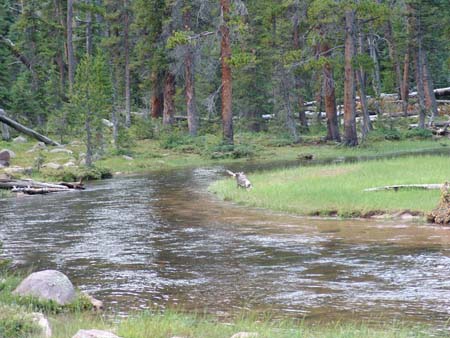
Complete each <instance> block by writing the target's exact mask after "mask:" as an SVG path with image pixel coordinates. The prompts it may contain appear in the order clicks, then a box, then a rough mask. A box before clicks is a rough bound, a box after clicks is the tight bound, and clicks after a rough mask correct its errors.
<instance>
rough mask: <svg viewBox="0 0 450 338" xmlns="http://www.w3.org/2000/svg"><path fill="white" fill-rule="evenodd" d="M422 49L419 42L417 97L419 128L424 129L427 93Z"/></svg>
mask: <svg viewBox="0 0 450 338" xmlns="http://www.w3.org/2000/svg"><path fill="white" fill-rule="evenodd" d="M421 49H422V48H421V47H420V42H419V49H418V50H417V51H416V53H415V55H414V56H415V58H414V59H415V60H414V61H415V67H416V84H417V97H418V99H419V128H420V129H424V128H425V113H426V108H425V91H424V84H423V74H422V70H423V68H422V60H421V58H422V57H421V54H422V50H421Z"/></svg>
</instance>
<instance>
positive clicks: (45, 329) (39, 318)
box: [31, 312, 52, 338]
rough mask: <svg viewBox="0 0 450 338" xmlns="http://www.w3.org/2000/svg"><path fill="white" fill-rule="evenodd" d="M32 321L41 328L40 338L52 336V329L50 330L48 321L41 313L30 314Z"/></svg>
mask: <svg viewBox="0 0 450 338" xmlns="http://www.w3.org/2000/svg"><path fill="white" fill-rule="evenodd" d="M31 316H32V318H33V321H34V322H35V323H36V324H37V325H38V326H39V327H40V328H41V330H42V337H45V338H50V337H51V336H52V329H51V328H50V323H49V322H48V319H47V318H45V317H44V315H43V314H42V313H39V312H33V313H32V314H31Z"/></svg>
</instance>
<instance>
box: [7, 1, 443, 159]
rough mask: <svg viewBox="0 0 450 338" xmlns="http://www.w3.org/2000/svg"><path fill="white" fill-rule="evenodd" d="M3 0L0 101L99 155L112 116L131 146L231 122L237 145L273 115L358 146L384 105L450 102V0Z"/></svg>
mask: <svg viewBox="0 0 450 338" xmlns="http://www.w3.org/2000/svg"><path fill="white" fill-rule="evenodd" d="M0 11H1V12H0V27H1V30H0V31H1V35H0V42H1V43H0V54H1V59H0V76H1V81H0V108H2V109H4V110H5V111H6V112H7V116H9V117H10V118H12V119H14V120H16V121H19V122H21V123H23V124H24V125H27V126H28V127H30V128H35V129H36V130H38V131H41V132H42V133H44V134H51V135H54V136H55V137H56V138H57V139H58V140H59V141H60V142H63V143H64V142H67V141H68V139H70V138H73V137H75V136H76V137H78V138H80V137H82V140H83V141H84V143H85V144H86V146H87V151H86V163H87V164H88V165H90V164H92V162H93V158H95V157H98V156H101V154H102V151H103V148H104V144H105V142H107V141H105V139H104V137H103V136H102V135H103V133H104V132H105V131H104V129H105V128H108V121H109V122H110V123H111V126H112V130H113V131H112V138H113V142H114V144H115V146H116V148H117V149H120V148H123V147H126V145H127V144H128V140H129V139H131V138H133V136H134V137H136V135H137V137H138V138H139V137H140V138H146V137H150V138H151V137H152V135H153V134H154V133H155V130H156V131H157V132H159V133H162V134H169V133H171V132H173V130H174V129H176V130H177V131H179V132H180V133H182V134H189V135H191V136H197V135H205V134H208V133H215V132H219V131H220V130H221V133H222V141H221V142H220V143H222V144H223V145H225V146H226V145H233V143H234V130H235V129H237V130H238V131H239V130H242V131H250V132H253V133H261V132H267V131H268V127H267V125H268V123H267V121H269V120H270V123H269V124H270V126H272V130H271V131H270V132H278V133H283V134H284V135H285V136H286V138H287V139H289V140H290V141H291V142H293V143H297V142H302V139H303V136H304V135H308V133H310V132H311V127H312V126H314V125H315V126H317V125H318V126H319V127H320V126H322V125H323V126H326V130H325V129H322V130H323V131H322V134H321V136H322V137H323V139H325V140H330V141H335V142H342V143H343V144H345V145H348V146H355V145H357V144H358V143H361V142H363V141H364V140H365V139H366V137H367V136H368V135H369V134H370V133H371V131H372V130H373V129H374V128H375V129H376V128H377V127H378V128H379V129H380V128H381V129H383V128H384V129H386V127H385V126H383V123H382V122H381V120H382V119H380V117H381V116H383V114H388V115H389V114H392V113H399V116H403V115H404V116H408V115H412V116H414V117H415V118H416V122H415V124H416V125H415V126H416V127H417V128H418V129H424V128H426V127H427V126H432V125H433V124H434V122H435V121H436V119H438V118H439V112H441V113H444V112H445V110H448V108H446V107H448V106H442V105H445V103H448V101H446V100H445V98H446V96H445V95H447V97H448V95H449V94H450V93H449V90H448V89H447V90H445V89H446V87H448V86H449V85H450V71H449V68H450V44H449V38H450V6H449V4H448V1H446V0H433V1H425V0H397V1H394V0H391V1H381V0H360V1H334V0H283V1H282V0H277V1H273V0H254V1H253V0H249V1H241V0H234V1H231V0H220V1H207V0H148V1H147V0H145V1H144V0H134V1H133V0H123V1H108V0H79V1H76V0H75V1H61V0H53V1H34V0H31V1H11V0H2V5H1V7H0ZM436 88H444V89H443V90H442V91H441V92H439V93H438V94H437V98H438V100H436V96H435V95H434V94H433V90H434V89H436ZM437 101H439V102H437ZM377 118H378V121H377ZM105 119H106V120H108V121H107V123H106V125H105V121H104V120H105ZM384 120H386V119H384ZM102 121H103V122H102ZM377 123H378V124H377ZM392 123H394V122H390V124H391V125H392ZM380 126H381V127H380ZM130 128H131V129H130ZM313 129H314V130H317V128H313ZM130 131H131V132H130ZM3 138H4V139H5V138H6V139H7V138H9V135H8V134H5V133H4V134H3Z"/></svg>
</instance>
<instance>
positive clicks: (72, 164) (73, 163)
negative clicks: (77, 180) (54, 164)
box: [63, 161, 77, 167]
mask: <svg viewBox="0 0 450 338" xmlns="http://www.w3.org/2000/svg"><path fill="white" fill-rule="evenodd" d="M63 166H64V167H76V166H77V165H76V164H75V162H73V161H69V162H67V163H64V164H63Z"/></svg>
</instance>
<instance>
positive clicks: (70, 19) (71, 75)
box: [67, 0, 75, 91]
mask: <svg viewBox="0 0 450 338" xmlns="http://www.w3.org/2000/svg"><path fill="white" fill-rule="evenodd" d="M72 23H73V0H67V65H68V68H69V89H70V91H72V87H73V83H74V81H75V56H74V51H73V28H72Z"/></svg>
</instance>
